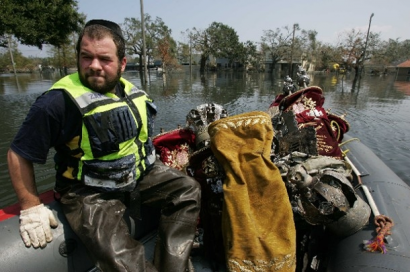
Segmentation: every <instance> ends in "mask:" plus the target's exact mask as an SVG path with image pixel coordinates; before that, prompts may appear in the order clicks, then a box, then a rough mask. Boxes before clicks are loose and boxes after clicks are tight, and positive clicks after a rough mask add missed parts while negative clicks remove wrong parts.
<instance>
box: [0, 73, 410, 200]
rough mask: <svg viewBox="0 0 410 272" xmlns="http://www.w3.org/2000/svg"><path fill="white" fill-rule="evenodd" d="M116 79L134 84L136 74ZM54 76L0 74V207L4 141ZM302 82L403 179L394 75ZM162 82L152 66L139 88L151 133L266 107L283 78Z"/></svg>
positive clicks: (403, 88)
mask: <svg viewBox="0 0 410 272" xmlns="http://www.w3.org/2000/svg"><path fill="white" fill-rule="evenodd" d="M124 77H125V78H126V79H128V80H130V81H131V82H133V83H134V84H136V85H137V86H138V87H140V86H141V78H140V76H139V74H138V73H136V72H126V73H125V74H124ZM59 78H60V75H59V74H58V73H55V74H44V75H40V74H21V75H17V77H16V76H14V74H4V75H0V124H1V130H0V137H1V142H0V154H1V156H0V188H1V191H0V208H2V207H4V206H7V205H9V204H12V203H15V202H16V197H15V194H14V191H13V189H12V187H11V185H10V178H9V176H8V170H7V161H6V153H7V150H8V147H9V145H10V142H11V141H12V139H13V137H14V135H15V134H16V133H17V130H18V128H19V126H20V124H21V123H22V122H23V120H24V118H25V116H26V114H27V112H28V110H29V107H30V105H31V104H32V103H33V102H34V100H35V99H36V97H37V96H39V95H40V94H41V93H42V92H44V91H46V90H47V89H48V88H50V87H51V85H52V84H53V82H55V81H57V80H58V79H59ZM310 78H311V81H310V85H311V86H313V85H315V86H319V87H321V88H322V89H323V91H324V94H325V97H326V100H325V105H324V107H325V108H326V109H329V108H330V109H331V112H333V113H335V114H342V113H346V114H347V116H346V119H347V120H348V121H349V123H350V131H349V132H348V134H349V135H351V136H352V137H358V138H359V139H360V140H361V141H362V142H363V143H365V144H366V145H367V146H368V147H370V148H371V149H372V150H373V151H374V152H375V153H376V155H378V156H379V157H380V158H381V159H382V160H383V161H384V162H385V163H386V164H387V165H388V166H389V167H390V168H391V169H392V170H393V171H394V172H395V173H396V174H397V175H398V176H399V177H401V178H402V179H403V180H404V181H405V182H406V183H407V184H409V185H410V174H409V166H408V165H409V161H410V156H409V152H410V121H409V116H410V82H403V81H395V75H386V76H370V75H365V76H364V77H363V78H362V79H361V81H360V84H356V85H355V86H354V88H352V86H353V75H337V74H332V73H329V74H324V73H317V74H310ZM166 82H167V83H166V84H165V85H164V82H163V78H162V77H161V76H159V75H158V74H157V73H156V72H155V71H152V72H151V74H150V77H149V83H148V86H147V87H146V88H145V90H146V91H147V92H148V94H149V95H150V96H151V97H152V98H153V99H154V101H155V104H156V105H157V107H158V109H159V113H158V116H157V119H156V133H159V131H160V129H161V128H163V129H164V130H171V129H175V128H176V127H177V126H178V125H184V124H185V117H186V115H187V114H188V112H189V111H190V110H191V109H193V108H195V107H196V106H198V105H200V104H204V103H217V104H220V105H222V106H223V107H224V108H225V109H226V110H227V111H228V114H229V115H234V114H239V113H243V112H248V111H255V110H262V111H265V110H267V109H268V107H269V105H270V103H271V102H272V101H273V99H274V98H275V96H276V95H278V94H279V93H281V91H282V86H283V80H282V78H281V77H279V76H273V75H271V74H268V73H261V74H258V73H255V74H244V73H237V72H230V71H223V72H218V73H211V74H206V75H205V76H200V74H199V73H198V72H197V71H195V70H194V71H193V72H192V73H190V72H189V69H188V68H186V69H185V71H184V72H181V73H176V74H172V75H168V77H167V80H166ZM53 155H54V153H53V150H51V151H50V153H49V159H48V162H47V163H46V164H45V165H36V166H35V171H36V180H37V183H38V188H39V191H41V192H43V191H45V190H48V189H51V188H52V187H53V183H54V178H53V177H54V166H53V159H52V157H53Z"/></svg>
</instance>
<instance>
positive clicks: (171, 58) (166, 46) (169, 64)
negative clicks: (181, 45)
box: [155, 36, 178, 73]
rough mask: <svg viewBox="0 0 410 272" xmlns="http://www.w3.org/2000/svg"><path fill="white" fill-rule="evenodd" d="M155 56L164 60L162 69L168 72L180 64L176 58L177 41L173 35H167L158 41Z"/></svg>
mask: <svg viewBox="0 0 410 272" xmlns="http://www.w3.org/2000/svg"><path fill="white" fill-rule="evenodd" d="M155 56H158V58H159V59H160V60H161V62H162V71H163V73H166V72H168V71H170V70H172V69H173V68H175V67H176V66H177V65H178V62H177V59H176V42H175V41H174V39H172V38H171V36H165V37H163V38H162V39H159V40H158V42H157V46H156V50H155Z"/></svg>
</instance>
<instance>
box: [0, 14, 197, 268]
mask: <svg viewBox="0 0 410 272" xmlns="http://www.w3.org/2000/svg"><path fill="white" fill-rule="evenodd" d="M77 61H78V63H77V66H78V67H77V68H78V72H77V73H74V74H71V75H68V76H66V77H64V78H62V79H61V80H59V81H58V82H56V83H55V84H54V85H53V86H52V88H51V89H50V90H49V91H48V92H46V93H45V94H43V95H41V96H40V97H39V98H38V99H37V100H36V102H35V103H34V104H33V106H32V107H31V109H30V112H29V113H28V115H27V118H26V120H25V121H24V123H23V125H22V126H21V129H20V130H19V132H18V134H17V135H16V137H15V139H14V140H13V142H12V144H11V147H10V150H9V152H8V163H9V173H10V177H11V181H12V185H13V187H14V189H15V191H16V194H17V197H18V199H19V202H20V205H21V209H22V211H21V215H20V233H21V236H22V239H23V241H24V243H25V245H26V246H27V247H30V246H33V247H34V248H37V247H45V246H46V244H47V242H50V241H51V240H52V232H51V229H50V226H51V227H55V226H56V225H57V221H56V220H55V218H54V216H53V214H52V212H51V211H50V210H49V209H48V208H46V207H45V206H44V205H43V204H42V203H41V202H40V199H39V197H38V193H37V189H36V185H35V178H34V171H33V163H45V161H46V158H47V153H48V151H49V149H50V148H51V147H54V148H55V150H56V155H55V163H56V186H55V189H56V191H57V192H59V193H60V194H61V204H62V206H63V211H64V214H65V216H66V218H67V220H68V222H69V223H70V226H71V227H72V229H73V230H74V232H75V233H76V234H77V235H78V236H79V237H80V239H81V240H82V241H83V243H84V245H85V246H86V247H87V249H88V251H89V254H90V256H91V258H92V260H93V261H94V262H95V264H96V266H97V267H98V268H100V269H101V270H102V271H156V270H158V271H178V272H180V271H185V270H186V269H187V267H188V258H189V254H190V250H191V248H192V241H193V238H194V235H195V228H196V222H197V217H198V214H199V209H200V186H199V184H197V182H196V181H195V180H194V179H191V178H190V177H188V176H186V175H184V174H182V172H180V171H177V170H175V169H172V168H169V167H167V166H165V165H163V164H162V163H161V162H160V161H159V160H156V159H155V149H154V147H153V144H152V141H151V139H150V136H151V134H152V130H153V118H154V116H155V114H156V109H155V106H154V104H153V103H152V100H151V99H150V98H149V97H148V96H147V94H146V93H145V92H143V91H141V90H138V89H137V88H136V87H135V86H133V85H132V84H131V83H130V82H128V81H126V80H125V79H123V78H121V73H122V72H123V71H124V69H125V66H126V62H127V61H126V58H125V42H124V38H123V36H122V32H121V29H120V27H119V26H118V25H117V24H115V23H113V22H110V21H106V20H91V21H89V22H88V23H87V24H86V25H85V28H84V30H83V32H82V33H81V35H80V36H79V39H78V42H77ZM138 203H142V204H146V205H151V206H155V207H159V208H161V218H160V223H159V228H158V238H157V244H156V248H155V253H154V260H153V262H154V265H155V268H153V267H152V264H150V263H149V262H147V261H145V255H144V247H143V245H142V244H141V243H139V242H138V241H136V240H134V239H133V238H132V237H131V236H130V234H129V231H128V227H127V225H126V223H125V221H124V219H123V214H124V210H125V207H126V205H127V206H128V207H129V208H130V210H131V211H136V210H138V208H139V205H138ZM134 214H137V212H134Z"/></svg>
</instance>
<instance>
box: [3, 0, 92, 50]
mask: <svg viewBox="0 0 410 272" xmlns="http://www.w3.org/2000/svg"><path fill="white" fill-rule="evenodd" d="M1 5H2V12H1V13H0V46H3V47H4V46H6V44H7V43H6V39H5V37H6V36H7V35H8V34H13V35H14V37H16V38H17V39H18V41H19V42H20V43H22V44H25V45H31V46H37V47H38V48H39V49H42V47H43V44H50V45H54V46H61V45H63V44H65V43H66V42H67V37H68V36H69V35H70V34H71V33H72V32H74V31H79V29H80V27H81V25H83V24H84V19H85V16H84V15H83V14H80V13H78V6H77V1H75V0H53V1H41V0H31V1H28V0H25V1H21V0H2V3H1Z"/></svg>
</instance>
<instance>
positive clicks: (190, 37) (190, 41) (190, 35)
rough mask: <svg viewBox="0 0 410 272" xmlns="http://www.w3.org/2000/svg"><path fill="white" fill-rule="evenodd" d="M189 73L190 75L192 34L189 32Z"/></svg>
mask: <svg viewBox="0 0 410 272" xmlns="http://www.w3.org/2000/svg"><path fill="white" fill-rule="evenodd" d="M189 73H190V74H192V33H191V32H189Z"/></svg>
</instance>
